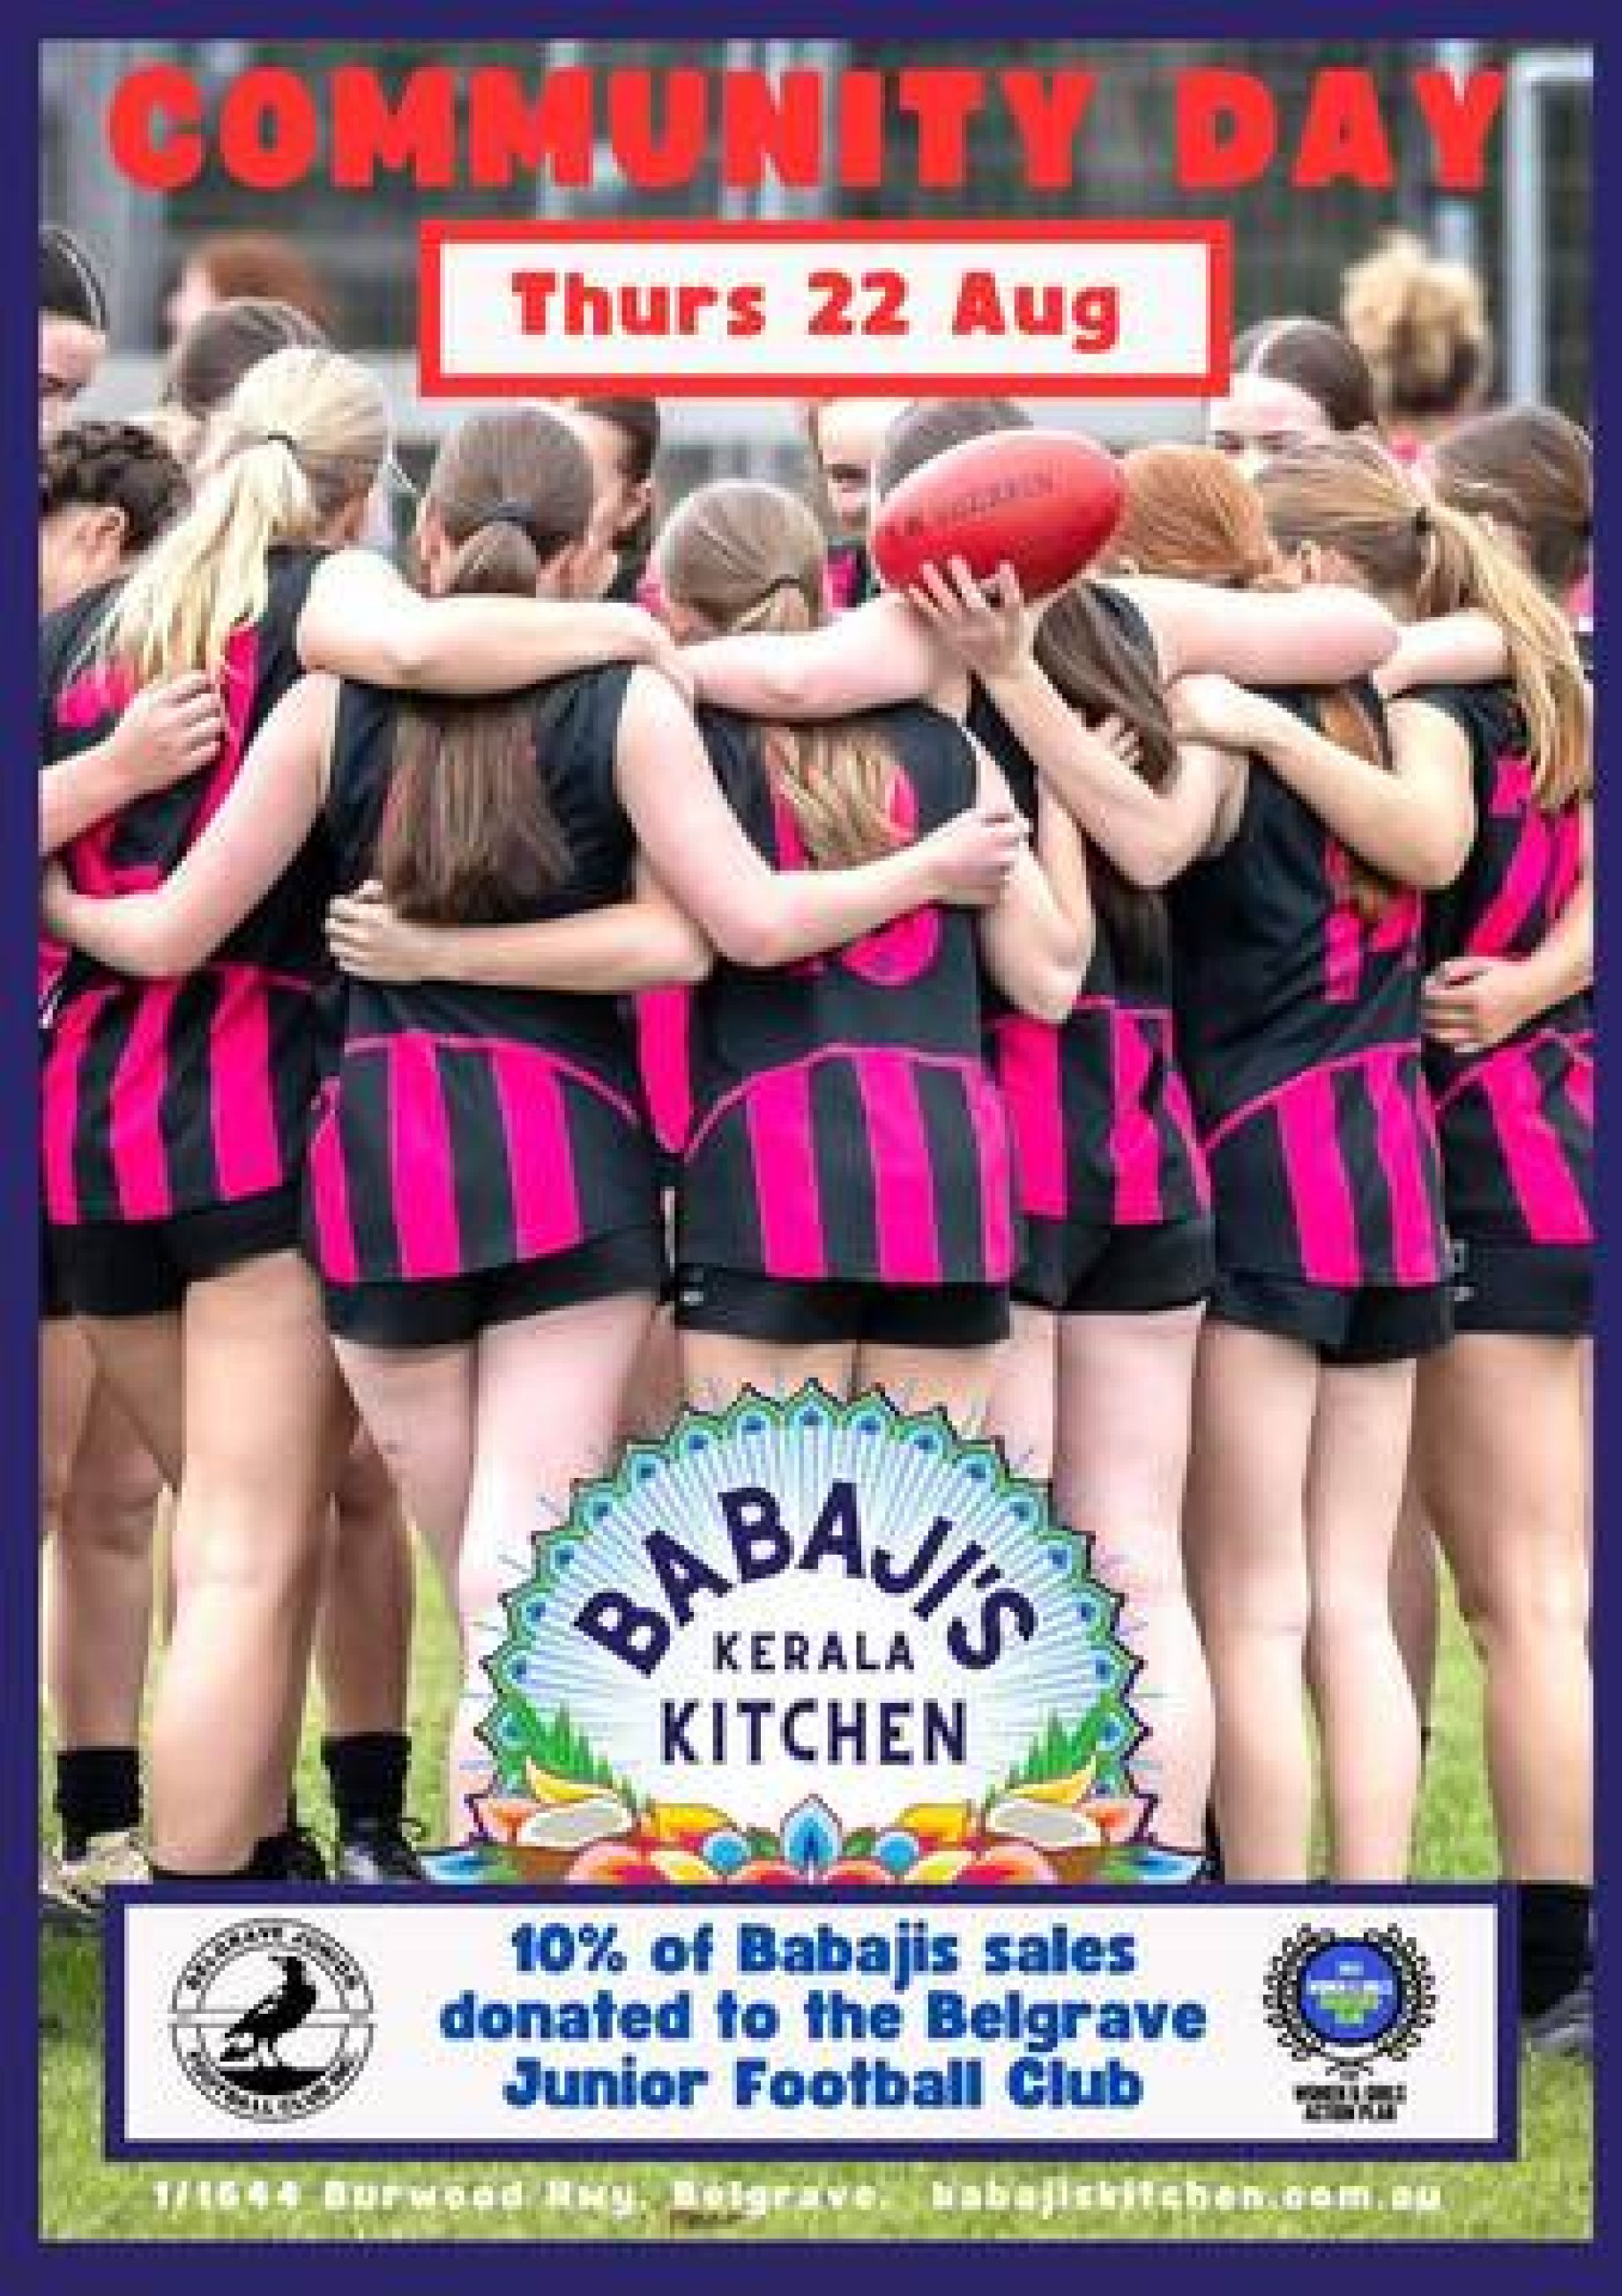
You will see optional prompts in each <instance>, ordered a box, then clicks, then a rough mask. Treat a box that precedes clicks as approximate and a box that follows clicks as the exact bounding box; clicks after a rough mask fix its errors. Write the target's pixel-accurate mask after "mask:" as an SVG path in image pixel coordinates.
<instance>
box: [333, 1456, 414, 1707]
mask: <svg viewBox="0 0 1622 2296" xmlns="http://www.w3.org/2000/svg"><path fill="white" fill-rule="evenodd" d="M333 1515H334V1521H333V1523H332V1532H331V1535H330V1538H329V1541H328V1545H327V1551H326V1565H325V1572H324V1585H323V1587H322V1596H321V1611H320V1616H319V1619H318V1621H317V1624H316V1628H315V1666H316V1671H317V1673H318V1675H319V1677H320V1680H321V1691H322V1701H323V1704H324V1709H325V1714H326V1726H327V1728H328V1730H329V1731H330V1732H332V1734H334V1735H335V1736H340V1737H348V1736H350V1735H352V1734H356V1733H358V1732H371V1731H380V1730H388V1731H398V1730H404V1728H405V1727H406V1695H407V1690H408V1686H409V1675H410V1669H411V1628H412V1616H413V1609H414V1600H413V1595H414V1589H413V1580H412V1555H411V1534H410V1532H409V1531H408V1530H407V1529H406V1517H405V1513H404V1512H403V1511H402V1509H401V1506H400V1501H399V1496H398V1494H397V1491H396V1489H395V1487H394V1481H393V1479H392V1477H391V1476H390V1474H389V1470H388V1468H387V1467H385V1466H384V1464H383V1463H382V1460H381V1457H380V1456H378V1452H377V1449H376V1447H375V1446H374V1445H373V1443H372V1441H371V1440H370V1439H369V1438H368V1437H366V1436H365V1435H362V1436H359V1437H357V1438H356V1441H355V1443H354V1445H353V1446H352V1447H351V1448H350V1452H349V1456H348V1458H347V1459H346V1460H345V1462H344V1466H343V1472H342V1474H341V1475H340V1477H339V1481H338V1489H337V1491H336V1493H335V1494H334V1497H333Z"/></svg>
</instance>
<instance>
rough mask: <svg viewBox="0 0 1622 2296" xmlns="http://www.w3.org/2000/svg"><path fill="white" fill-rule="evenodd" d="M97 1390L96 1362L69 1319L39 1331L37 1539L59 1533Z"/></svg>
mask: <svg viewBox="0 0 1622 2296" xmlns="http://www.w3.org/2000/svg"><path fill="white" fill-rule="evenodd" d="M94 1386H95V1357H94V1356H93V1355H92V1354H91V1352H90V1349H89V1347H88V1345H87V1344H86V1339H85V1334H84V1333H83V1332H82V1331H81V1330H80V1328H79V1326H78V1324H77V1323H76V1322H75V1320H74V1318H73V1317H72V1316H52V1317H51V1318H50V1320H49V1321H48V1322H45V1323H43V1324H41V1325H40V1327H39V1535H40V1537H41V1538H44V1539H49V1538H53V1537H54V1536H55V1534H56V1533H57V1532H58V1531H59V1530H60V1529H61V1520H62V1510H63V1508H64V1506H65V1505H66V1503H67V1497H68V1484H69V1481H70V1478H71V1476H72V1473H73V1462H74V1460H75V1458H76V1457H77V1456H78V1447H79V1438H80V1437H81V1436H82V1435H83V1433H84V1431H85V1422H86V1418H87V1417H88V1415H89V1412H90V1398H91V1393H92V1391H93V1390H94Z"/></svg>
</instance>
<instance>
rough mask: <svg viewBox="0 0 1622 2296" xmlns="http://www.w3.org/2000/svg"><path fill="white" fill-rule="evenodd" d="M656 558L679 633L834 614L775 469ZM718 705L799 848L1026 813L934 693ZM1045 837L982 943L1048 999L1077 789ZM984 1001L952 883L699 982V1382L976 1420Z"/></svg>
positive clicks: (690, 1323) (693, 1150) (983, 1331)
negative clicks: (811, 711)
mask: <svg viewBox="0 0 1622 2296" xmlns="http://www.w3.org/2000/svg"><path fill="white" fill-rule="evenodd" d="M658 564H659V580H660V585H661V587H662V590H663V593H664V596H665V601H666V608H667V611H668V615H669V617H670V619H671V622H672V627H674V629H675V630H676V634H677V635H678V636H682V637H685V638H692V639H696V638H709V637H715V636H717V635H724V634H726V633H729V632H734V631H744V630H753V631H773V632H777V633H779V634H787V633H791V632H794V631H805V630H809V629H811V628H813V627H815V626H816V625H817V624H818V623H819V622H821V621H822V620H823V618H824V615H825V611H826V609H825V606H824V603H823V575H822V545H821V537H820V534H819V530H818V528H817V524H816V521H815V519H814V518H813V517H812V515H811V513H810V512H809V511H808V510H807V509H806V507H805V506H804V504H801V503H800V502H799V500H798V499H797V498H796V497H795V496H791V495H789V494H785V493H783V492H782V490H780V489H779V488H774V487H765V486H746V485H730V486H717V487H709V488H700V491H699V492H698V493H696V494H694V495H692V496H689V497H688V499H687V500H686V501H685V502H684V504H682V506H681V508H680V509H679V510H678V511H677V512H676V514H675V516H674V517H673V518H672V519H671V521H670V522H669V523H668V526H667V527H666V529H665V531H664V533H663V534H662V536H661V537H660V539H659V553H658ZM956 682H957V683H961V680H959V681H956ZM700 724H701V726H702V728H703V732H704V735H705V740H706V742H707V745H708V747H709V753H710V757H711V758H712V760H713V761H714V764H715V767H716V771H717V775H718V776H719V778H720V781H721V784H722V786H723V788H724V789H725V791H726V793H727V795H728V798H729V799H730V800H731V802H732V804H733V808H734V809H735V811H736V812H737V814H738V816H739V818H740V820H741V822H742V824H744V827H745V828H746V830H747V831H748V832H749V835H750V839H751V840H752V841H753V842H754V843H755V844H756V845H757V846H758V848H759V849H760V850H761V852H762V853H763V854H764V855H765V856H766V857H767V858H768V859H769V860H770V861H772V862H773V864H774V865H775V866H776V867H779V868H785V869H795V870H812V871H815V870H821V869H827V868H831V867H836V866H839V865H843V864H848V863H852V862H860V861H863V860H868V859H873V858H877V857H881V856H882V855H884V854H885V853H888V852H890V851H892V850H894V849H896V848H897V846H898V845H900V844H901V843H902V842H903V841H904V840H906V839H908V838H910V837H913V836H916V835H918V834H920V833H922V832H928V831H929V830H930V829H932V828H934V827H935V826H936V825H937V824H938V823H940V822H942V821H944V820H946V819H947V818H949V817H950V816H951V815H953V814H954V813H955V812H957V811H958V810H959V809H960V808H963V807H964V806H967V805H969V804H970V803H971V802H974V801H978V802H979V803H981V804H983V805H993V806H996V807H999V808H1004V809H1005V810H1011V809H1012V808H1011V800H1010V799H1009V796H1008V791H1007V787H1006V784H1005V783H1004V781H1003V779H1002V776H1001V775H1000V774H999V773H998V772H997V770H996V768H995V765H994V764H993V763H992V761H991V759H990V758H989V756H988V755H987V753H986V752H985V751H984V750H981V749H980V748H979V745H978V744H977V743H976V742H974V740H973V739H972V737H971V735H970V734H968V733H967V732H966V731H965V729H964V728H963V725H962V724H961V722H960V721H959V720H958V719H957V718H954V717H949V716H946V715H945V714H943V713H942V712H941V711H939V710H938V709H928V708H924V707H922V706H920V705H918V704H913V705H908V706H902V707H897V708H892V709H886V710H882V711H877V712H874V713H872V714H871V715H869V716H867V717H863V718H860V719H855V720H847V721H842V722H836V723H832V724H826V725H818V726H799V727H789V726H772V725H759V724H757V723H752V722H749V721H746V720H743V719H741V718H739V717H735V716H733V715H731V714H728V713H724V712H721V711H718V710H706V711H705V712H703V713H702V715H701V717H700ZM1091 941H1092V915H1091V908H1090V904H1089V901H1088V897H1087V890H1086V879H1085V866H1084V865H1083V860H1082V854H1081V848H1080V842H1079V840H1078V838H1077V835H1076V832H1075V830H1074V828H1073V826H1072V825H1071V824H1070V822H1069V818H1068V816H1064V815H1063V814H1062V813H1061V810H1060V809H1059V808H1055V807H1052V806H1044V807H1043V808H1041V809H1040V810H1039V812H1038V815H1037V818H1036V853H1034V854H1030V853H1028V854H1025V855H1023V856H1022V857H1021V858H1020V861H1019V863H1018V865H1016V867H1015V869H1014V871H1013V873H1012V877H1011V879H1010V882H1009V885H1008V889H1007V890H1006V891H1005V893H1004V896H1003V898H1001V899H1000V900H999V901H998V902H997V903H996V905H995V906H994V907H992V908H990V909H989V910H987V912H986V913H985V914H984V915H983V916H982V918H981V919H980V922H979V944H978V947H979V955H983V958H984V962H985V964H986V967H987V971H988V972H989V974H990V976H991V978H992V980H995V982H996V983H997V984H998V986H999V988H1001V989H1002V991H1003V993H1004V995H1005V996H1008V997H1009V998H1010V999H1011V1001H1012V1003H1013V1004H1014V1005H1017V1006H1019V1007H1020V1008H1021V1009H1023V1010H1026V1011H1028V1012H1031V1013H1036V1014H1037V1015H1041V1016H1044V1017H1045V1018H1046V1019H1047V1020H1049V1021H1053V1020H1055V1019H1057V1018H1058V1017H1059V1015H1060V1014H1061V1013H1063V1012H1066V1011H1068V1010H1069V1005H1070V1004H1071V1003H1072V1001H1073V999H1074V997H1075V994H1076V990H1077V986H1078V985H1079V981H1080V979H1081V974H1082V972H1083V970H1084V969H1085V963H1086V959H1087V956H1088V955H1089V953H1090V949H1091ZM982 1021H983V1013H982V998H981V991H980V981H979V963H978V961H977V942H976V936H975V933H974V931H972V929H971V922H970V920H969V919H968V918H967V917H966V916H963V915H962V914H954V913H953V912H951V911H949V910H945V909H942V908H939V907H934V906H932V907H929V908H925V909H920V910H917V911H914V912H913V913H911V914H908V915H906V916H904V917H901V918H899V919H897V921H896V922H893V923H891V924H890V925H889V926H888V927H887V928H886V929H885V930H884V931H882V932H880V933H878V934H874V935H872V936H870V937H869V938H867V939H864V940H860V941H856V942H855V943H853V944H852V945H851V946H850V947H846V948H842V949H840V951H839V952H838V954H837V955H836V956H834V957H833V958H831V960H829V961H827V962H824V963H822V964H817V965H815V966H807V967H799V968H796V969H795V970H794V971H792V972H773V973H766V974H748V973H745V972H741V970H739V969H738V968H737V967H735V966H726V965H723V966H721V967H720V968H719V969H718V970H717V973H716V975H715V976H714V978H713V979H712V980H710V981H709V983H708V984H707V986H706V987H705V988H704V989H703V990H702V991H701V992H700V994H699V996H698V997H697V999H696V1005H695V1011H694V1014H693V1120H692V1128H691V1130H690V1132H689V1134H688V1137H687V1142H686V1148H685V1155H684V1167H683V1171H682V1176H681V1183H680V1188H679V1204H678V1260H679V1266H678V1269H677V1279H676V1280H677V1291H676V1326H677V1329H678V1331H679V1332H680V1333H681V1334H682V1352H683V1360H684V1370H685V1375H686V1381H687V1385H688V1389H689V1391H690V1392H692V1393H694V1394H696V1395H698V1396H700V1398H705V1399H706V1400H708V1399H709V1398H710V1397H711V1396H713V1395H717V1394H718V1395H721V1396H726V1395H730V1394H732V1393H733V1392H735V1391H736V1390H738V1389H740V1388H741V1387H744V1386H755V1387H758V1388H762V1389H766V1390H770V1389H777V1390H784V1389H791V1388H794V1387H797V1386H799V1384H800V1383H801V1382H803V1381H804V1380H807V1379H809V1378H816V1379H819V1380H821V1381H822V1382H823V1385H824V1386H826V1387H828V1388H830V1389H831V1390H833V1391H834V1392H835V1393H841V1394H842V1393H848V1392H852V1391H856V1390H862V1389H865V1388H868V1387H872V1386H882V1387H884V1388H886V1389H887V1390H889V1391H890V1392H891V1393H893V1394H896V1395H898V1396H901V1397H904V1398H908V1399H909V1400H911V1401H913V1402H915V1403H918V1404H931V1403H933V1404H940V1405H942V1406H945V1407H946V1409H947V1410H948V1411H950V1412H951V1413H952V1414H953V1415H954V1417H955V1418H956V1419H957V1420H958V1421H959V1423H962V1424H976V1423H978V1422H979V1418H980V1417H981V1415H983V1413H984V1410H985V1407H986V1404H987V1399H988V1396H989V1391H990V1385H991V1379H992V1370H993V1365H994V1364H995V1353H996V1349H997V1348H998V1346H999V1345H1000V1342H1001V1341H1002V1340H1003V1339H1004V1337H1005V1336H1006V1333H1007V1329H1008V1297H1007V1284H1008V1279H1009V1277H1010V1275H1011V1274H1012V1265H1013V1249H1014V1246H1013V1222H1012V1193H1011V1182H1010V1174H1009V1167H1008V1152H1007V1142H1006V1134H1005V1127H1004V1114H1003V1110H1002V1107H1001V1104H1000V1102H999V1100H998V1097H997V1095H996V1092H995V1088H994V1086H993V1084H992V1081H991V1078H989V1076H988V1075H987V1071H986V1069H985V1067H984V1064H983V1061H982V1048H981V1029H982Z"/></svg>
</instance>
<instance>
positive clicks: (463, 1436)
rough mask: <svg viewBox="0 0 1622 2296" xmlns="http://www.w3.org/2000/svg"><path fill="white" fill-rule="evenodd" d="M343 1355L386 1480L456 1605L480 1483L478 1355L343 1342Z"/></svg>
mask: <svg viewBox="0 0 1622 2296" xmlns="http://www.w3.org/2000/svg"><path fill="white" fill-rule="evenodd" d="M337 1352H338V1361H339V1365H340V1369H341V1370H342V1373H343V1375H344V1379H345V1382H346V1383H347V1384H348V1390H349V1392H350V1394H351V1395H352V1396H353V1397H354V1398H355V1402H356V1408H357V1410H358V1411H359V1413H360V1415H361V1418H362V1420H363V1421H364V1422H365V1428H366V1432H367V1434H368V1435H369V1436H370V1438H371V1439H372V1441H373V1444H374V1445H375V1446H376V1449H377V1454H378V1457H379V1460H380V1462H381V1466H382V1469H383V1472H385V1474H387V1475H389V1476H390V1477H392V1479H393V1480H394V1482H395V1483H396V1484H397V1486H398V1488H399V1491H400V1495H401V1497H403V1498H404V1500H405V1502H406V1513H408V1514H409V1516H410V1517H411V1520H412V1522H413V1523H414V1526H415V1528H416V1529H417V1531H418V1533H419V1535H420V1536H421V1537H422V1538H423V1539H424V1540H425V1541H426V1543H427V1546H428V1550H429V1553H430V1554H431V1555H432V1556H433V1558H434V1561H435V1563H436V1564H437V1565H438V1570H439V1573H440V1576H441V1577H442V1579H444V1581H445V1586H446V1592H447V1593H448V1594H449V1595H451V1596H452V1598H453V1600H454V1599H455V1587H456V1568H457V1558H458V1556H459V1555H460V1554H461V1552H462V1529H463V1523H464V1522H465V1521H466V1519H467V1507H468V1491H469V1488H470V1487H471V1482H472V1480H473V1382H474V1374H475V1368H476V1364H477V1357H476V1354H475V1351H474V1349H473V1347H472V1345H471V1343H470V1344H468V1345H467V1346H464V1347H452V1348H374V1347H363V1346H361V1345H360V1344H358V1343H357V1342H356V1341H353V1340H340V1341H338V1342H337Z"/></svg>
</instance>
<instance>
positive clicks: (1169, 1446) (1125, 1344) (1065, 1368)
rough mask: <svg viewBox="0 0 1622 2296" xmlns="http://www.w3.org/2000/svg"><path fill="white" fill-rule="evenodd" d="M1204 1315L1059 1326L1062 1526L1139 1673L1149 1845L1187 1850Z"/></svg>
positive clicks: (1205, 1767) (1198, 1809)
mask: <svg viewBox="0 0 1622 2296" xmlns="http://www.w3.org/2000/svg"><path fill="white" fill-rule="evenodd" d="M1202 1314H1203V1310H1202V1309H1201V1308H1173V1309H1170V1310H1168V1311H1167V1312H1165V1313H1163V1314H1159V1315H1136V1316H1060V1317H1059V1319H1058V1322H1059V1457H1058V1463H1057V1465H1056V1467H1055V1469H1054V1474H1053V1501H1054V1505H1055V1507H1056V1509H1057V1511H1058V1513H1059V1515H1060V1517H1061V1520H1062V1521H1065V1522H1066V1523H1068V1524H1069V1525H1070V1526H1071V1528H1072V1529H1076V1530H1079V1531H1085V1532H1087V1533H1088V1534H1089V1535H1090V1536H1091V1537H1092V1538H1094V1540H1095V1541H1096V1546H1095V1549H1094V1562H1095V1563H1096V1565H1097V1569H1098V1571H1099V1575H1100V1577H1101V1578H1102V1579H1104V1580H1105V1581H1106V1582H1107V1583H1108V1584H1109V1585H1110V1587H1115V1588H1116V1589H1118V1592H1119V1593H1120V1594H1121V1595H1122V1596H1123V1597H1124V1601H1123V1603H1122V1610H1121V1621H1120V1634H1121V1638H1122V1640H1123V1641H1124V1642H1125V1643H1126V1645H1127V1647H1128V1649H1129V1650H1131V1651H1132V1652H1133V1653H1134V1655H1135V1657H1137V1658H1138V1659H1140V1660H1141V1661H1143V1671H1142V1672H1141V1673H1140V1674H1139V1676H1138V1677H1137V1682H1136V1685H1135V1688H1134V1691H1133V1702H1134V1703H1135V1706H1136V1708H1137V1710H1138V1713H1139V1716H1140V1718H1141V1719H1142V1720H1143V1723H1144V1725H1145V1726H1146V1728H1147V1731H1148V1736H1147V1737H1146V1739H1145V1741H1144V1743H1143V1745H1142V1746H1141V1747H1140V1748H1139V1750H1138V1753H1137V1756H1136V1758H1135V1761H1134V1764H1133V1767H1134V1770H1135V1773H1136V1775H1137V1776H1138V1778H1139V1780H1140V1783H1141V1784H1142V1785H1143V1790H1144V1791H1145V1792H1151V1793H1152V1794H1154V1795H1155V1796H1156V1798H1157V1800H1158V1804H1159V1807H1158V1808H1157V1810H1156V1812H1155V1818H1154V1833H1155V1836H1156V1839H1157V1840H1159V1841H1165V1842H1168V1843H1172V1844H1174V1845H1176V1846H1177V1847H1179V1848H1185V1849H1186V1848H1196V1849H1197V1848H1198V1847H1199V1845H1200V1838H1201V1833H1202V1831H1203V1828H1204V1824H1205V1810H1206V1803H1207V1800H1208V1797H1209V1793H1210V1784H1211V1764H1212V1757H1213V1753H1214V1749H1215V1731H1216V1718H1215V1715H1214V1712H1213V1709H1212V1703H1211V1684H1210V1676H1209V1674H1208V1670H1207V1668H1206V1662H1205V1652H1204V1650H1203V1649H1202V1647H1201V1645H1200V1634H1199V1629H1198V1628H1197V1627H1196V1626H1195V1624H1194V1615H1193V1611H1192V1608H1191V1607H1190V1603H1189V1598H1188V1587H1187V1585H1186V1583H1185V1580H1184V1570H1183V1529H1182V1526H1183V1494H1184V1482H1185V1480H1186V1478H1187V1472H1188V1452H1189V1421H1190V1415H1191V1412H1192V1405H1193V1384H1194V1355H1195V1349H1196V1348H1197V1346H1198V1343H1199V1338H1200V1319H1201V1316H1202Z"/></svg>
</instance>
